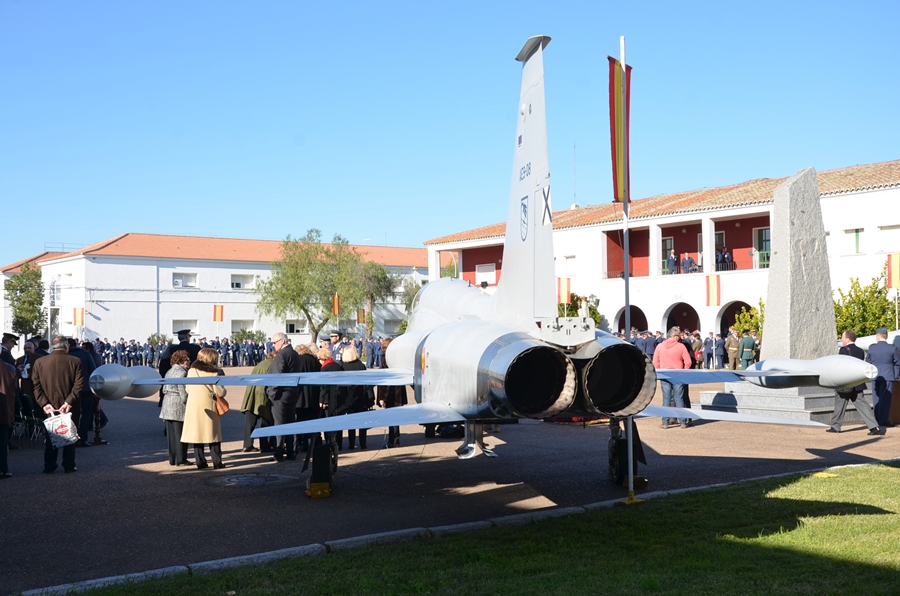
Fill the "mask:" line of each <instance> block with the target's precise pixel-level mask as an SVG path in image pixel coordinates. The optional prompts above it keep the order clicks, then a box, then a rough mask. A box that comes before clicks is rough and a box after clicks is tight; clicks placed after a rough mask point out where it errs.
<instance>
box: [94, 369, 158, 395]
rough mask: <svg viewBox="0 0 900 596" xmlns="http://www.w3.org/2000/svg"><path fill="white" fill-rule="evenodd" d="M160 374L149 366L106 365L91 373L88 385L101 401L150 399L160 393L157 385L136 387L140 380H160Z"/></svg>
mask: <svg viewBox="0 0 900 596" xmlns="http://www.w3.org/2000/svg"><path fill="white" fill-rule="evenodd" d="M158 378H159V373H158V372H156V370H154V369H152V368H150V367H149V366H132V367H131V368H125V367H124V366H122V365H121V364H104V365H103V366H101V367H99V368H97V369H96V370H95V371H94V372H93V373H91V378H90V379H89V380H88V383H89V384H90V386H91V391H93V392H94V395H96V396H97V397H99V398H101V399H109V400H114V399H122V398H123V397H125V396H126V395H127V396H128V397H150V396H151V395H155V394H157V393H158V392H159V386H157V385H134V382H135V381H136V380H140V379H158Z"/></svg>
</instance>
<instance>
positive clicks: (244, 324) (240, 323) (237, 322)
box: [231, 319, 253, 333]
mask: <svg viewBox="0 0 900 596" xmlns="http://www.w3.org/2000/svg"><path fill="white" fill-rule="evenodd" d="M237 331H253V319H249V320H242V319H232V320H231V332H232V333H235V332H237Z"/></svg>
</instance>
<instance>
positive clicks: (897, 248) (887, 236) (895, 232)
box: [878, 225, 900, 253]
mask: <svg viewBox="0 0 900 596" xmlns="http://www.w3.org/2000/svg"><path fill="white" fill-rule="evenodd" d="M878 251H879V252H889V253H895V252H900V225H894V226H878Z"/></svg>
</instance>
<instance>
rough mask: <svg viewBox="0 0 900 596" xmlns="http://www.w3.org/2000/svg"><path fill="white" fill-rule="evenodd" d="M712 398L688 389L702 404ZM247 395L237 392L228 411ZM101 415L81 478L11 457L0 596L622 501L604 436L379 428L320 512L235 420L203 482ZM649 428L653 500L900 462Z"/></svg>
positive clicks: (789, 430) (795, 432) (815, 445)
mask: <svg viewBox="0 0 900 596" xmlns="http://www.w3.org/2000/svg"><path fill="white" fill-rule="evenodd" d="M239 371H240V372H245V371H244V370H242V369H230V370H229V373H230V374H234V373H236V372H239ZM713 388H716V387H715V386H692V387H691V394H692V396H694V401H695V403H699V391H700V390H707V389H713ZM242 395H243V390H242V388H235V389H232V390H231V393H230V395H229V399H230V402H231V404H232V406H239V405H240V402H241V397H242ZM656 403H659V395H657V399H656ZM104 410H105V411H106V412H107V413H108V415H109V418H110V423H109V426H108V427H107V428H106V429H105V430H104V438H106V439H107V440H109V441H110V445H107V446H99V447H90V448H83V449H79V450H78V452H77V463H78V472H77V473H76V474H63V473H62V469H61V468H60V469H59V470H58V471H57V472H56V473H55V474H53V475H45V474H42V473H41V469H42V449H43V447H42V445H41V444H39V443H33V444H32V443H29V442H27V441H26V442H24V443H22V444H21V447H20V449H18V450H16V451H12V452H10V458H9V459H10V471H11V472H12V473H13V474H14V476H13V478H10V479H9V480H5V481H2V482H0V497H2V500H3V503H4V504H5V506H4V514H3V530H2V533H3V540H2V541H0V594H9V593H16V592H19V591H23V590H28V589H33V588H41V587H49V586H55V585H59V584H64V583H69V582H76V581H82V580H87V579H94V578H102V577H108V576H112V575H120V574H126V573H135V572H140V571H147V570H152V569H159V568H162V567H168V566H172V565H187V564H192V563H199V562H202V561H209V560H213V559H219V558H225V557H232V556H238V555H247V554H252V553H259V552H265V551H269V550H274V549H282V548H288V547H293V546H301V545H306V544H310V543H316V542H319V543H321V542H324V541H327V540H334V539H339V538H347V537H352V536H359V535H363V534H371V533H376V532H385V531H391V530H400V529H405V528H411V527H420V526H436V525H444V524H454V523H463V522H470V521H477V520H482V519H487V518H491V517H497V516H503V515H509V514H513V513H521V512H524V511H529V510H533V509H541V508H547V507H554V506H562V507H565V506H572V505H585V504H588V503H595V502H598V501H603V500H608V499H614V498H619V497H622V498H624V497H625V496H627V495H626V491H625V490H624V489H623V488H621V487H617V486H614V485H611V484H610V483H609V482H608V481H607V479H606V463H605V462H606V444H607V439H608V438H609V430H608V429H607V427H606V426H605V425H597V426H587V427H583V426H581V425H559V424H548V423H542V422H537V421H528V422H522V423H520V424H518V425H507V426H503V427H502V431H501V432H500V433H499V434H498V435H495V436H490V437H489V439H488V441H487V442H488V444H489V445H491V446H492V447H494V448H495V449H496V451H497V453H498V454H499V455H500V457H499V458H496V459H489V458H487V457H483V456H479V457H476V458H474V459H471V460H468V461H460V460H457V459H456V458H455V457H454V449H455V448H456V447H458V446H459V444H460V441H459V440H440V439H437V440H435V439H431V440H426V439H425V437H424V434H423V432H422V430H421V427H417V426H414V427H404V428H403V435H402V439H401V441H402V445H401V446H400V447H399V448H394V449H380V445H381V444H382V443H383V442H384V435H383V431H381V430H379V431H377V432H371V433H370V436H369V449H368V450H366V451H359V450H357V451H351V452H348V451H344V452H342V455H341V458H340V468H339V470H338V473H337V475H336V476H335V478H334V491H333V495H332V497H331V498H327V499H309V498H307V497H306V495H305V494H304V488H305V481H306V478H307V477H308V475H309V472H308V471H307V472H306V473H303V474H301V472H300V468H301V465H302V462H301V461H299V460H298V461H295V462H285V463H276V462H274V461H272V460H271V459H270V458H268V457H266V456H264V455H260V454H259V453H251V454H244V453H241V438H242V434H243V416H242V415H241V414H240V413H238V412H235V411H232V412H230V413H229V414H227V415H226V416H225V417H224V419H223V433H224V436H225V438H226V439H227V442H226V443H224V444H223V451H224V454H225V462H226V463H227V464H228V467H227V468H225V469H224V470H212V468H210V469H207V470H197V469H196V468H195V467H190V468H186V467H178V468H175V467H171V466H169V465H168V458H167V455H166V439H165V437H163V434H162V428H163V424H162V422H161V421H160V420H159V419H158V415H159V410H158V409H157V407H156V400H155V399H152V398H151V399H147V400H136V399H124V400H121V401H118V402H104ZM638 427H639V430H640V434H641V437H642V439H643V440H644V449H645V453H646V455H647V459H648V464H649V465H647V466H641V467H640V469H639V470H640V471H639V473H640V474H642V475H644V476H646V477H647V478H648V479H649V481H650V485H649V488H648V490H653V491H656V490H670V489H677V488H684V487H691V486H703V485H707V484H712V483H718V482H728V481H734V480H740V479H746V478H755V477H759V476H765V475H769V474H777V473H782V472H791V471H804V470H812V469H818V468H822V467H827V466H832V465H839V464H858V463H867V462H875V461H881V460H887V459H893V458H896V457H898V455H900V428H898V429H890V430H889V431H888V434H887V436H884V437H869V436H868V435H867V434H866V429H865V427H864V426H862V425H861V424H848V425H845V427H844V432H843V433H841V434H830V433H826V432H824V428H822V429H818V428H803V427H789V426H788V427H785V426H771V425H759V424H737V423H729V422H705V423H704V422H699V423H697V424H696V425H695V426H694V427H693V428H689V429H680V428H677V427H676V428H671V429H665V430H664V429H660V428H659V419H658V418H642V419H639V421H638ZM235 480H238V481H237V482H236V481H235ZM264 480H265V482H263V481H264ZM242 481H243V482H242ZM638 496H640V493H638Z"/></svg>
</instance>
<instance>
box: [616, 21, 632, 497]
mask: <svg viewBox="0 0 900 596" xmlns="http://www.w3.org/2000/svg"><path fill="white" fill-rule="evenodd" d="M619 60H620V62H621V64H622V83H623V84H622V112H623V120H624V122H623V123H622V124H623V126H624V129H623V130H624V134H623V135H622V143H623V146H624V147H623V148H624V151H623V152H622V154H623V155H624V156H625V164H624V166H625V167H624V172H625V175H624V176H623V177H622V186H623V188H624V189H625V200H624V201H622V214H623V221H624V227H625V230H624V232H625V246H624V249H625V253H624V256H623V260H624V261H625V267H624V269H625V333H626V334H627V335H626V337H627V338H628V339H629V341H631V301H630V299H629V292H628V290H629V287H628V282H629V278H630V277H631V263H630V259H629V258H628V257H629V255H630V251H629V243H628V202H629V200H630V199H631V192H630V191H631V189H630V188H629V186H630V180H629V175H628V174H629V163H628V162H629V155H628V103H627V102H628V66H627V65H626V62H625V36H624V35H623V36H621V37H619ZM625 437H626V438H627V441H628V501H629V502H633V501H634V417H633V416H629V417H628V418H627V419H626V429H625Z"/></svg>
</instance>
